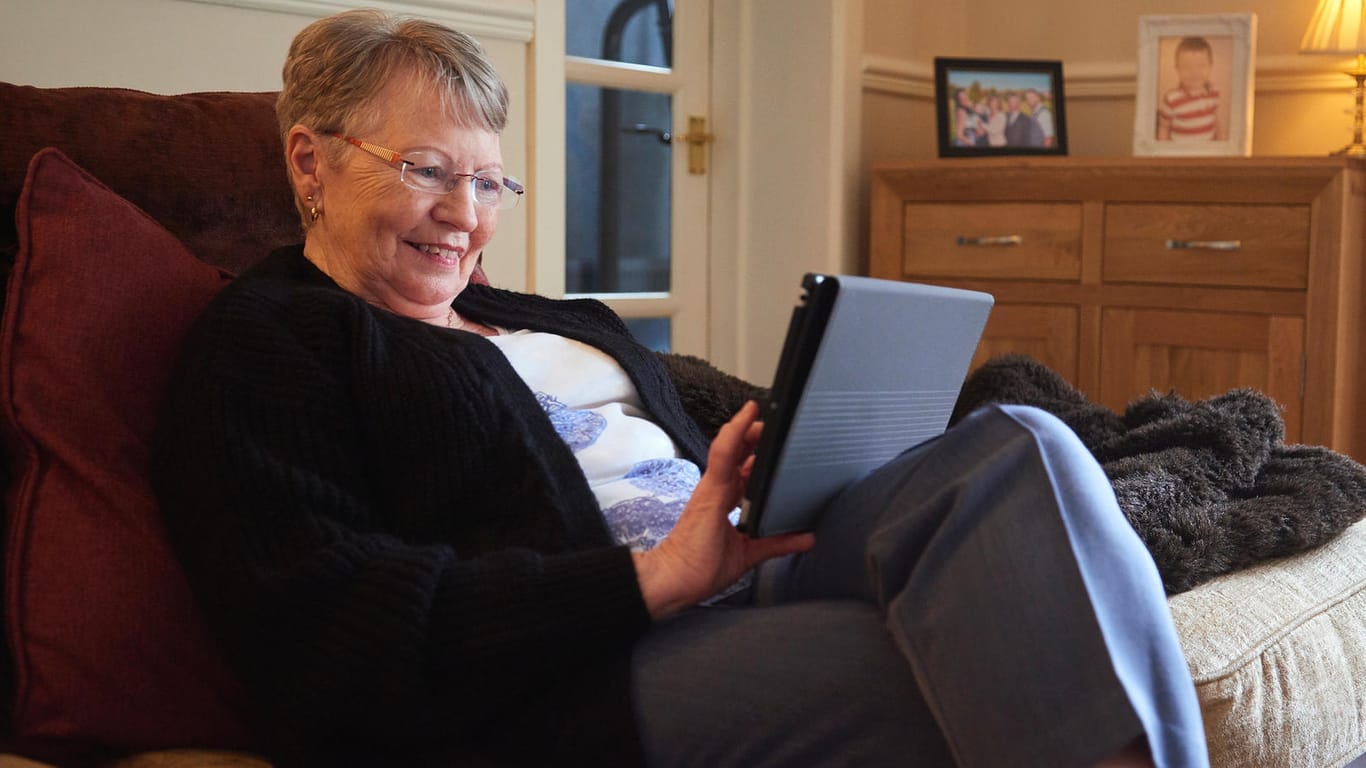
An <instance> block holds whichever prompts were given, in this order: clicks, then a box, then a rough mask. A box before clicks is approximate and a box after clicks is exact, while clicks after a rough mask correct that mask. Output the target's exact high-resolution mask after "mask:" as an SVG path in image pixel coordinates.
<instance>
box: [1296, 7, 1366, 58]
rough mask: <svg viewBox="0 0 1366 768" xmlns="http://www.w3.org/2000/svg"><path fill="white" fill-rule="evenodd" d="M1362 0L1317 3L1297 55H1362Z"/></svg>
mask: <svg viewBox="0 0 1366 768" xmlns="http://www.w3.org/2000/svg"><path fill="white" fill-rule="evenodd" d="M1363 24H1366V0H1319V7H1318V8H1317V9H1315V10H1314V17H1313V18H1312V19H1311V20H1310V21H1309V29H1307V30H1305V32H1304V39H1303V40H1301V41H1300V53H1336V54H1344V55H1345V54H1352V55H1356V54H1362V53H1366V26H1363Z"/></svg>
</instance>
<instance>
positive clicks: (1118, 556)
mask: <svg viewBox="0 0 1366 768" xmlns="http://www.w3.org/2000/svg"><path fill="white" fill-rule="evenodd" d="M751 592H752V595H751V597H752V604H751V605H748V606H743V607H740V606H729V607H728V606H721V607H709V608H697V609H694V610H691V611H688V612H686V613H684V614H683V615H681V616H679V617H676V618H674V619H672V620H670V621H667V622H662V623H660V624H658V625H656V626H655V627H654V628H652V629H651V630H650V632H648V633H647V634H646V636H645V638H644V639H643V640H642V641H641V643H640V644H639V645H638V647H637V650H636V652H635V656H634V662H633V666H634V683H633V685H634V696H635V702H636V704H635V705H636V712H637V721H638V724H639V728H640V731H641V734H642V739H643V742H644V746H645V750H646V755H647V757H648V759H649V761H650V763H651V765H655V766H684V765H689V766H746V767H750V768H752V767H754V766H824V765H840V766H845V765H850V766H852V765H868V766H891V765H915V766H948V765H961V766H1006V765H1008V766H1048V767H1049V768H1058V767H1060V766H1082V765H1088V764H1091V763H1093V762H1094V761H1096V760H1097V759H1099V758H1101V757H1103V756H1105V755H1107V754H1110V753H1112V752H1115V751H1117V750H1119V749H1120V748H1121V747H1123V746H1124V745H1126V744H1128V743H1130V742H1131V741H1133V740H1134V739H1135V738H1137V737H1139V736H1140V735H1146V739H1147V743H1148V745H1149V747H1150V749H1151V751H1152V755H1153V758H1154V761H1155V762H1156V764H1157V765H1159V766H1205V765H1208V758H1207V756H1206V752H1205V741H1204V731H1203V728H1202V725H1201V720H1200V711H1199V707H1198V703H1197V701H1196V697H1195V689H1194V686H1193V684H1192V682H1191V679H1190V675H1189V673H1188V671H1187V668H1186V663H1185V658H1184V656H1183V655H1182V653H1181V648H1180V646H1179V645H1178V643H1177V639H1176V634H1175V629H1174V628H1173V626H1172V621H1171V615H1170V613H1169V612H1168V610H1167V603H1166V596H1165V595H1164V593H1163V590H1162V586H1161V582H1160V581H1159V579H1158V575H1157V569H1156V568H1155V566H1154V565H1153V562H1152V559H1151V557H1150V556H1149V555H1148V553H1147V550H1146V549H1145V548H1144V547H1143V545H1142V543H1141V542H1140V541H1139V539H1138V537H1137V535H1136V534H1135V533H1134V532H1133V530H1132V528H1130V526H1129V525H1128V523H1127V522H1126V521H1125V519H1124V517H1123V515H1122V514H1121V513H1120V511H1119V508H1118V506H1117V505H1116V503H1115V498H1114V494H1113V492H1112V491H1111V488H1110V484H1109V482H1108V480H1107V479H1106V477H1105V475H1104V473H1103V472H1102V470H1101V469H1100V467H1099V465H1097V464H1096V462H1095V460H1094V459H1093V458H1092V457H1091V455H1090V453H1088V452H1087V450H1086V448H1085V447H1084V446H1083V445H1082V444H1081V442H1080V441H1079V440H1078V439H1077V437H1076V436H1075V435H1074V434H1073V433H1072V432H1071V431H1070V430H1069V429H1068V428H1067V427H1066V426H1065V425H1063V424H1062V423H1061V422H1060V421H1058V420H1057V419H1056V418H1054V417H1052V416H1050V415H1048V414H1046V413H1044V412H1042V411H1038V410H1035V409H1031V408H1023V407H1016V406H1002V407H996V406H993V407H988V408H985V409H983V410H981V411H979V412H977V413H975V414H973V415H972V416H971V417H969V418H968V419H966V420H964V421H963V422H962V423H961V424H959V425H958V426H956V427H954V428H953V429H951V430H949V431H948V432H947V433H945V434H944V435H943V436H942V437H940V438H938V439H937V440H934V441H932V442H930V443H927V444H925V445H922V446H920V447H918V448H916V449H915V450H913V451H910V452H907V453H905V454H903V455H902V456H900V457H898V458H897V459H895V460H893V461H891V462H889V463H888V464H887V465H885V466H884V467H882V468H881V469H879V470H877V471H875V472H873V473H872V474H870V475H869V476H868V477H866V478H864V479H863V480H861V481H859V482H858V483H856V484H855V485H853V486H852V487H850V488H849V489H847V490H846V491H845V492H844V493H843V494H841V496H840V497H839V498H837V499H836V500H834V501H833V502H832V503H831V505H830V508H829V509H828V510H827V512H826V514H825V517H824V518H823V522H822V525H821V528H820V529H819V530H818V531H817V534H816V546H815V548H814V549H812V550H811V551H810V552H807V553H805V554H803V555H799V556H795V557H792V558H788V559H785V560H781V561H774V562H771V563H768V564H765V566H763V567H762V568H761V569H760V571H759V574H758V578H757V579H756V583H755V585H754V586H753V587H752V589H751Z"/></svg>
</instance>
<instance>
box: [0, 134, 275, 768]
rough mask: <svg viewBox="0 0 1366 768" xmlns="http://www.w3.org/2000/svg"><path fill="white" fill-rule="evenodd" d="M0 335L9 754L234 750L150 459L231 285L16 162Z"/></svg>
mask: <svg viewBox="0 0 1366 768" xmlns="http://www.w3.org/2000/svg"><path fill="white" fill-rule="evenodd" d="M16 220H17V223H18V234H19V244H20V246H19V253H18V257H17V260H16V263H15V265H14V271H13V273H12V275H11V277H10V281H9V286H8V294H7V299H6V303H5V308H4V317H3V324H2V325H0V431H2V433H3V438H4V446H5V453H6V455H5V460H6V462H7V468H8V476H9V478H10V484H9V486H8V487H7V488H6V489H5V497H4V500H5V509H6V511H7V515H8V526H7V530H6V537H5V542H4V563H5V567H6V575H5V584H4V610H5V616H6V622H5V632H6V636H7V640H8V644H9V647H10V651H11V653H12V656H13V663H14V677H15V684H16V690H15V692H14V700H13V702H12V709H13V726H14V731H15V740H14V745H13V746H12V747H11V749H12V750H13V751H19V752H22V753H24V754H28V755H30V756H32V757H36V758H39V759H44V760H48V761H53V762H60V761H66V760H70V759H74V758H75V757H76V756H84V755H89V754H93V753H99V752H108V751H133V750H144V749H152V748H166V747H180V746H196V747H222V748H242V747H247V746H249V742H250V738H249V731H248V728H247V727H246V725H245V716H244V712H245V695H244V691H243V688H242V686H241V685H240V684H239V682H238V681H237V680H236V679H235V678H234V677H233V675H232V674H231V673H230V672H229V671H228V670H227V668H226V666H225V664H224V662H223V660H222V659H221V657H220V656H219V653H218V651H217V649H216V647H215V645H214V643H213V640H212V638H211V637H210V635H209V633H208V630H207V628H206V626H205V621H204V619H203V617H202V615H201V614H200V612H199V610H198V608H197V607H196V605H195V602H194V599H193V597H192V595H191V592H190V589H189V586H188V584H187V583H186V581H185V576H184V574H183V573H182V571H181V569H180V567H179V565H178V563H177V562H176V559H175V557H174V555H173V553H172V552H171V550H170V549H169V547H168V544H167V542H166V538H165V534H164V531H163V528H162V523H161V519H160V513H159V511H158V508H157V505H156V502H155V499H154V497H153V494H152V491H151V488H150V486H149V484H148V482H147V480H146V467H147V462H148V444H149V440H150V437H151V433H152V429H153V425H154V422H155V417H156V410H157V407H158V404H159V402H160V400H161V397H162V393H163V390H164V387H165V385H166V381H167V378H168V376H169V374H170V371H171V368H172V366H173V364H174V361H175V357H176V354H177V350H178V348H179V345H180V343H181V341H182V339H183V337H184V334H185V332H186V331H187V330H188V327H189V325H190V323H191V321H192V320H193V319H194V318H195V316H196V315H198V314H199V313H200V312H201V311H202V310H203V308H204V306H205V305H206V304H207V303H208V302H209V300H210V299H211V298H212V297H213V296H214V294H215V293H217V291H218V290H219V289H220V288H221V287H222V286H223V285H224V284H225V283H226V280H227V278H228V276H227V275H226V274H224V273H222V272H220V271H219V270H217V269H215V268H213V267H209V266H207V265H205V264H203V263H201V262H199V261H197V260H195V258H194V257H193V256H191V255H190V254H189V252H188V251H186V250H185V248H184V246H182V245H181V244H180V242H179V241H177V240H176V239H175V238H174V237H173V236H172V235H171V234H170V233H168V232H167V231H166V230H164V229H163V228H162V227H161V226H160V225H158V224H157V223H156V222H155V221H153V220H152V219H151V218H150V217H148V216H147V215H146V214H145V213H143V212H142V211H141V210H139V209H138V208H136V207H135V206H133V205H132V204H131V203H128V202H127V201H126V200H124V199H122V198H120V197H119V196H118V195H116V194H114V193H113V192H111V191H110V190H109V189H108V188H106V187H105V186H104V185H102V184H101V183H100V182H98V181H97V180H96V179H95V178H94V177H92V176H90V175H89V174H87V173H86V172H84V171H83V170H81V169H80V168H79V167H77V166H76V165H75V164H74V163H72V162H71V161H70V160H69V159H68V158H67V157H66V156H65V155H63V154H62V153H60V152H59V151H57V150H55V149H45V150H43V151H41V152H39V153H38V154H37V155H35V156H34V157H33V159H32V161H31V162H30V164H29V169H28V176H27V179H26V181H25V185H24V188H23V191H22V193H21V196H20V199H19V202H18V207H17V214H16Z"/></svg>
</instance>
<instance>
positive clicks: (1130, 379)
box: [1100, 308, 1304, 442]
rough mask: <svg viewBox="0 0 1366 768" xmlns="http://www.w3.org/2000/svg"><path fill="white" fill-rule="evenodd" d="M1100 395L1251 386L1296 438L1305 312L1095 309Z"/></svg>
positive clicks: (1114, 403) (1119, 400)
mask: <svg viewBox="0 0 1366 768" xmlns="http://www.w3.org/2000/svg"><path fill="white" fill-rule="evenodd" d="M1101 336H1102V345H1101V347H1102V352H1101V361H1100V362H1101V373H1100V381H1101V401H1102V402H1104V403H1105V404H1106V405H1108V406H1109V407H1111V408H1114V409H1116V410H1122V409H1123V408H1124V406H1125V405H1126V404H1128V403H1129V402H1130V401H1131V400H1133V399H1134V398H1136V397H1140V396H1142V395H1145V394H1147V393H1148V391H1149V390H1157V391H1158V392H1163V393H1165V392H1167V391H1170V390H1175V391H1176V392H1177V394H1179V395H1181V396H1182V397H1185V398H1186V399H1188V400H1199V399H1202V398H1206V397H1210V396H1212V395H1219V394H1223V393H1224V392H1227V391H1228V390H1230V389H1234V388H1237V387H1253V388H1255V389H1259V390H1261V391H1263V392H1265V393H1266V394H1267V395H1269V396H1270V397H1271V398H1272V399H1273V400H1275V401H1276V402H1277V403H1278V404H1279V405H1280V406H1281V415H1282V416H1283V417H1284V419H1285V431H1286V440H1287V441H1288V442H1294V441H1297V440H1298V439H1299V437H1300V423H1301V414H1302V410H1303V401H1302V397H1301V395H1300V368H1301V362H1300V361H1301V359H1302V357H1303V353H1304V318H1300V317H1280V316H1271V315H1251V314H1234V313H1216V312H1193V311H1175V310H1159V309H1120V308H1111V309H1106V310H1104V312H1103V313H1102V315H1101Z"/></svg>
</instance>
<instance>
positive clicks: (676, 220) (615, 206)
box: [565, 0, 710, 356]
mask: <svg viewBox="0 0 1366 768" xmlns="http://www.w3.org/2000/svg"><path fill="white" fill-rule="evenodd" d="M709 2H710V0H566V8H565V30H566V32H565V34H566V39H565V51H566V53H567V54H568V56H567V59H566V62H565V75H566V79H567V80H568V83H567V85H566V92H565V104H566V121H565V122H566V132H567V135H566V168H565V171H566V174H565V176H566V183H567V188H566V190H565V191H566V196H565V197H566V205H567V210H566V217H565V218H566V223H565V232H566V243H565V290H566V292H567V293H568V294H569V295H590V296H594V297H597V298H600V299H602V300H604V301H606V302H607V303H608V304H609V305H610V306H612V308H613V309H615V310H616V311H617V312H618V313H619V314H621V315H622V316H623V317H624V318H626V320H627V324H628V325H630V326H631V328H632V330H633V332H635V333H636V335H637V337H638V338H640V339H641V341H643V342H644V343H646V344H649V345H650V346H652V347H654V348H656V349H665V350H672V351H678V352H688V353H690V354H696V355H700V356H705V355H706V354H707V327H706V320H707V296H706V283H707V255H706V248H707V246H706V244H707V215H706V214H707V204H706V194H707V185H706V179H707V177H706V174H705V172H704V171H702V169H700V168H696V167H694V168H691V169H690V165H689V145H688V143H687V141H686V139H687V138H688V136H687V133H688V126H689V125H690V118H702V119H705V117H706V106H707V99H708V92H707V90H708V89H707V86H708V78H709V71H708V68H709V63H708V57H709V53H710V52H709V50H708V45H709V38H710V33H709V28H710V27H709V24H710V21H709V18H708V16H709V12H710V8H709ZM693 136H694V138H695V137H696V136H697V132H696V131H694V132H693ZM702 151H703V152H704V153H705V147H703V150H702ZM695 160H696V157H694V161H695ZM695 164H696V163H695V162H694V165H695ZM698 171H701V172H698ZM680 254H687V258H680V257H679V255H680Z"/></svg>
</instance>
